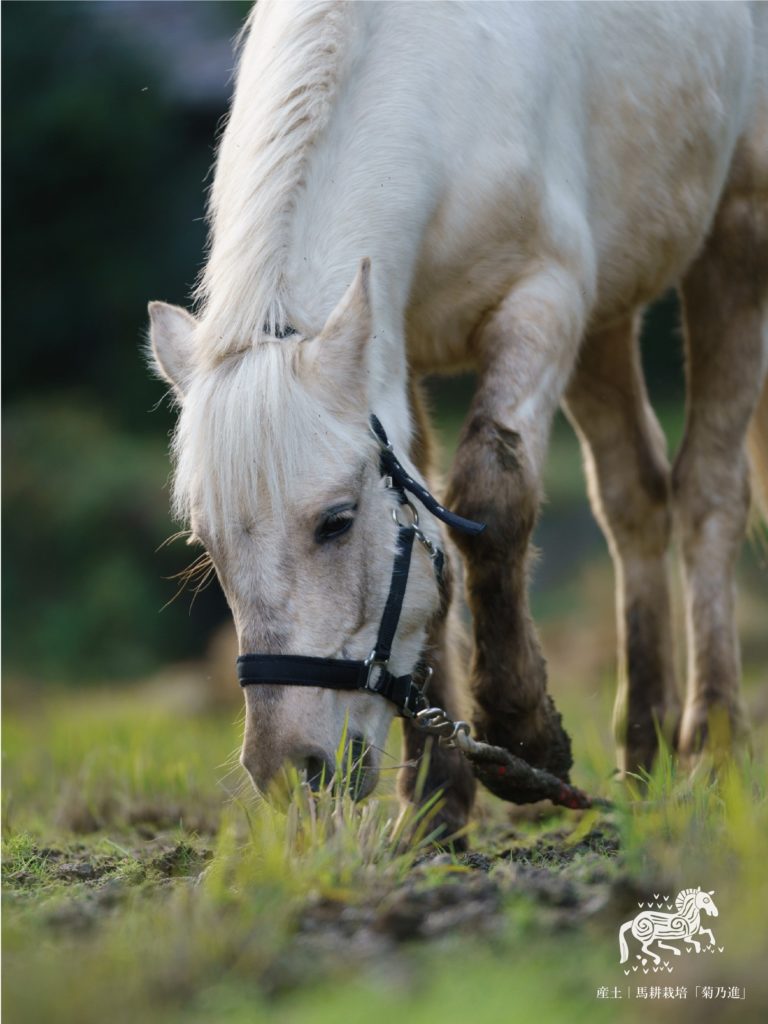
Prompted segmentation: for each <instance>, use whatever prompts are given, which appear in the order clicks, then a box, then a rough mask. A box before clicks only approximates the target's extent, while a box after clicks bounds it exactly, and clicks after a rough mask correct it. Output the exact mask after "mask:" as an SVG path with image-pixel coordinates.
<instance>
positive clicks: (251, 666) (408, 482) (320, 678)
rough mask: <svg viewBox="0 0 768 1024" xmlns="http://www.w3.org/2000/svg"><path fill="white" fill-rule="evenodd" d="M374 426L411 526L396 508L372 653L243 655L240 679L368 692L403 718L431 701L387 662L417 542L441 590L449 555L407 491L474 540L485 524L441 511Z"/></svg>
mask: <svg viewBox="0 0 768 1024" xmlns="http://www.w3.org/2000/svg"><path fill="white" fill-rule="evenodd" d="M370 426H371V430H372V431H373V434H374V436H375V437H376V440H377V441H378V442H379V446H380V451H379V469H380V472H381V475H382V477H384V479H385V481H386V485H387V487H388V488H390V489H391V490H393V491H394V492H395V494H396V495H397V499H398V501H399V503H400V508H402V509H406V508H407V509H408V513H409V516H410V522H408V523H402V522H401V521H400V519H399V518H398V510H397V509H393V510H392V516H393V518H394V520H395V522H396V524H397V549H396V554H395V561H394V564H393V566H392V578H391V580H390V584H389V594H388V596H387V602H386V604H385V605H384V611H383V613H382V616H381V623H380V624H379V633H378V636H377V637H376V644H375V646H374V648H373V650H372V651H371V653H370V654H369V655H368V657H367V658H366V659H365V660H364V661H349V660H346V659H344V658H312V657H307V656H304V655H294V654H241V655H240V657H239V658H238V659H237V675H238V678H239V680H240V685H241V686H252V685H254V684H257V683H264V684H270V683H273V684H279V685H288V686H320V687H323V688H325V689H329V690H364V691H366V692H367V693H376V694H378V695H379V696H380V697H385V698H386V699H387V700H389V701H391V702H392V703H393V704H394V705H395V707H396V708H397V710H398V713H399V714H400V715H403V716H404V717H406V718H411V717H413V716H414V715H415V714H416V713H417V712H418V711H420V710H421V709H422V708H424V707H426V706H427V701H426V699H425V697H424V694H423V693H422V691H421V689H420V688H419V686H418V684H417V683H416V682H415V680H414V678H413V674H412V673H408V674H407V675H404V676H395V675H393V674H392V673H391V672H390V671H389V658H390V654H391V653H392V643H393V641H394V639H395V633H396V632H397V626H398V623H399V621H400V612H401V611H402V607H403V600H404V598H405V588H406V586H407V585H408V573H409V571H410V567H411V555H412V553H413V542H414V540H415V539H418V540H419V541H420V543H421V544H423V545H424V547H425V548H426V549H427V551H428V552H429V556H430V558H431V559H432V565H433V566H434V570H435V577H436V579H437V582H438V586H440V585H441V583H442V575H443V566H444V564H445V555H444V554H443V552H442V551H441V550H440V548H438V547H436V546H435V545H434V544H433V543H432V542H431V541H430V540H429V539H428V538H427V537H426V536H425V535H424V533H423V532H422V531H421V529H420V528H419V515H418V512H417V510H416V508H415V507H414V506H413V505H412V504H411V502H410V501H409V499H408V493H409V494H412V495H414V496H415V497H416V498H418V500H419V501H420V502H421V503H422V505H424V507H425V508H427V509H429V511H430V512H431V513H432V515H434V516H436V518H438V519H440V520H442V522H444V523H447V525H448V526H452V527H453V528H454V529H456V530H461V531H462V532H463V533H468V534H471V535H473V536H476V535H477V534H479V533H482V532H483V530H484V529H485V523H476V522H473V521H472V520H471V519H464V518H463V517H462V516H458V515H456V514H455V513H454V512H449V511H448V509H446V508H443V506H442V505H441V504H440V502H439V501H437V499H436V498H435V497H434V495H432V494H430V492H429V491H428V490H427V489H426V487H423V486H422V485H421V484H420V483H419V482H418V481H417V480H414V479H413V477H412V476H411V475H410V474H409V473H408V472H406V470H405V468H404V467H403V465H402V463H401V462H400V460H399V459H398V458H397V456H396V455H395V453H394V451H393V450H392V445H391V444H390V441H389V438H388V437H387V434H386V431H385V430H384V427H383V426H382V425H381V423H380V421H379V420H378V418H377V417H376V416H374V415H373V414H371V418H370ZM406 492H408V493H406ZM429 674H431V671H430V672H429Z"/></svg>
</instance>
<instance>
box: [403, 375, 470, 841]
mask: <svg viewBox="0 0 768 1024" xmlns="http://www.w3.org/2000/svg"><path fill="white" fill-rule="evenodd" d="M410 403H411V411H412V414H413V419H414V442H413V448H412V452H411V457H412V459H413V461H414V463H415V464H416V466H417V467H418V469H419V471H420V472H421V473H422V475H423V476H424V477H425V478H427V479H429V477H430V471H431V469H432V466H433V464H434V459H433V453H432V441H431V437H430V429H429V421H428V416H427V412H426V409H425V406H424V401H423V399H422V397H421V392H420V389H419V386H418V384H417V383H416V382H415V381H412V382H411V386H410ZM443 580H444V586H443V593H442V594H441V607H440V610H439V612H438V614H437V615H436V616H435V618H434V620H433V621H432V622H431V623H430V624H429V627H428V630H427V639H426V643H425V648H424V655H423V661H424V663H425V664H426V665H428V666H429V667H430V668H431V669H432V678H431V679H430V682H429V693H428V696H429V699H430V702H431V703H432V704H434V705H436V706H437V707H441V708H444V709H445V710H446V711H447V712H448V714H449V715H451V717H452V718H454V719H456V718H461V717H462V711H461V707H460V704H459V697H458V685H457V684H458V679H457V677H458V676H459V674H460V671H461V666H460V664H459V663H460V661H461V659H460V657H459V656H458V652H457V651H456V650H455V649H454V641H455V640H456V637H455V636H452V626H453V623H452V616H451V611H450V610H451V602H452V596H453V580H452V574H451V559H450V553H449V552H446V562H445V570H444V573H443ZM425 755H426V758H427V764H426V766H425V765H424V763H423V761H424V757H425ZM403 762H404V767H403V768H402V769H401V771H400V774H399V775H398V781H397V786H398V794H399V796H400V799H401V801H403V802H404V803H405V804H406V806H407V805H413V804H417V805H418V804H419V803H424V802H425V801H427V800H429V799H430V798H432V797H433V796H434V794H435V793H436V792H441V793H442V797H441V798H440V801H439V807H438V809H437V811H436V813H435V814H434V815H433V816H431V817H430V820H429V823H428V825H427V828H428V830H429V831H430V832H431V831H433V830H435V829H440V830H441V832H440V835H439V836H438V840H442V839H449V838H450V837H451V836H453V835H454V834H455V833H456V832H458V831H459V830H460V829H462V828H463V827H464V826H465V825H466V824H467V820H468V818H469V813H470V811H471V810H472V803H473V800H474V796H475V780H474V776H473V775H472V770H471V768H470V766H469V762H468V761H467V759H466V758H465V757H464V755H463V754H461V753H460V752H459V751H458V750H446V749H445V748H444V747H441V746H439V745H438V744H437V742H436V741H434V740H433V739H432V738H427V737H426V736H425V735H424V733H423V732H420V731H419V730H418V729H415V728H414V727H413V725H412V724H411V723H410V721H409V720H408V719H403ZM453 845H454V846H464V845H465V842H464V841H463V840H461V839H459V840H454V843H453Z"/></svg>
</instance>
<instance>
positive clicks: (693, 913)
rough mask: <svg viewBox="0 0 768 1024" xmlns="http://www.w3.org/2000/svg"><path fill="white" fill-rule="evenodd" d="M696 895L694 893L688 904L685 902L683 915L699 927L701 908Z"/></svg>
mask: <svg viewBox="0 0 768 1024" xmlns="http://www.w3.org/2000/svg"><path fill="white" fill-rule="evenodd" d="M696 899H697V897H696V895H695V894H694V895H692V896H691V897H690V899H689V901H688V905H687V906H686V905H685V904H683V909H682V911H681V916H682V917H683V918H685V920H686V921H689V922H690V923H691V924H692V925H693V926H694V927H698V924H699V918H700V917H701V909H700V907H699V906H698V904H697V902H696Z"/></svg>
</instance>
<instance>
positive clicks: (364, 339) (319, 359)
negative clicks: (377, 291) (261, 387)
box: [306, 259, 373, 409]
mask: <svg viewBox="0 0 768 1024" xmlns="http://www.w3.org/2000/svg"><path fill="white" fill-rule="evenodd" d="M370 278H371V261H370V260H368V259H364V260H363V261H362V262H361V264H360V267H359V269H358V271H357V275H356V276H355V279H354V281H353V282H352V284H351V285H350V286H349V288H348V289H347V291H346V292H345V293H344V296H343V298H342V299H341V301H340V302H339V304H338V306H336V308H335V309H334V311H333V312H332V313H331V315H330V316H329V317H328V321H327V323H326V325H325V327H324V328H323V329H322V331H321V332H320V334H319V335H318V336H317V337H316V338H315V339H314V340H313V341H312V342H310V344H309V346H308V347H307V349H306V356H307V357H308V364H309V365H308V377H309V379H308V384H309V386H310V387H312V386H313V385H317V387H318V389H319V390H321V391H322V394H323V395H324V396H325V397H326V398H330V399H331V400H333V399H334V397H335V398H336V399H337V400H338V402H339V404H340V405H342V406H344V407H347V408H348V407H350V406H351V405H355V406H357V405H359V404H360V403H362V404H363V406H364V407H365V408H366V409H367V406H368V341H369V339H370V337H371V332H372V329H373V316H372V313H371V291H370Z"/></svg>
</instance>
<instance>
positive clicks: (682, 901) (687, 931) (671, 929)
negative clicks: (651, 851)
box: [619, 886, 718, 964]
mask: <svg viewBox="0 0 768 1024" xmlns="http://www.w3.org/2000/svg"><path fill="white" fill-rule="evenodd" d="M713 895H714V890H712V891H711V892H702V890H701V886H699V887H698V888H696V889H683V890H682V892H679V893H678V894H677V898H676V900H675V908H676V911H677V912H676V913H672V914H665V913H661V912H659V911H656V910H644V911H643V912H642V913H640V914H638V915H637V916H636V917H633V918H632V920H631V921H625V923H624V924H623V925H622V926H621V928H620V929H619V951H620V952H621V961H620V962H621V963H626V961H627V959H628V957H629V949H628V948H627V940H626V938H625V937H624V936H625V933H626V932H627V931H629V930H631V931H632V934H633V935H634V937H635V938H636V939H637V940H638V942H640V944H641V945H642V948H643V953H646V954H647V955H648V956H649V957H651V958H652V960H653V962H654V963H655V964H659V963H661V957H660V956H659V955H658V953H654V951H653V950H652V949H650V948H649V947H650V945H651V943H652V942H655V943H656V944H657V948H658V949H670V950H672V952H673V953H674V954H675V956H680V952H681V951H680V950H679V949H678V948H677V946H670V945H669V943H667V942H662V941H661V940H662V939H677V940H680V939H683V940H684V941H685V942H687V943H688V944H689V945H690V946H693V947H694V949H695V950H696V952H697V953H700V952H701V943H700V942H699V941H698V940H697V939H695V938H694V936H695V935H708V936H709V945H710V946H714V945H715V936H714V935H713V934H712V931H711V930H710V929H709V928H702V926H701V912H702V910H703V911H705V912H706V913H707V914H709V915H710V917H717V916H718V915H717V907H716V906H715V904H714V902H713V901H712V896H713ZM661 905H662V904H660V903H659V904H657V906H659V907H660V906H661ZM641 906H642V904H641ZM641 956H642V954H640V953H638V957H641ZM643 963H645V961H643Z"/></svg>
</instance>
